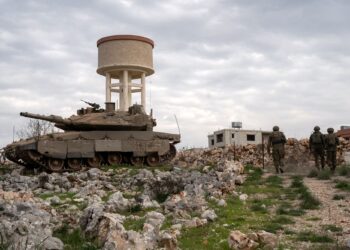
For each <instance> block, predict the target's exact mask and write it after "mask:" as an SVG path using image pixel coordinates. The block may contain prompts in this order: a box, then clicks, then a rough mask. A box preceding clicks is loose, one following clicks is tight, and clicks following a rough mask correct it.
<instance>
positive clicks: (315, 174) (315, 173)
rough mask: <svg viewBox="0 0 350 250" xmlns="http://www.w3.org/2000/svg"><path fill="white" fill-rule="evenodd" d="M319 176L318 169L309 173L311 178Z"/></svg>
mask: <svg viewBox="0 0 350 250" xmlns="http://www.w3.org/2000/svg"><path fill="white" fill-rule="evenodd" d="M317 176H318V171H317V170H316V169H312V170H311V171H310V172H309V174H308V175H307V177H309V178H315V177H317Z"/></svg>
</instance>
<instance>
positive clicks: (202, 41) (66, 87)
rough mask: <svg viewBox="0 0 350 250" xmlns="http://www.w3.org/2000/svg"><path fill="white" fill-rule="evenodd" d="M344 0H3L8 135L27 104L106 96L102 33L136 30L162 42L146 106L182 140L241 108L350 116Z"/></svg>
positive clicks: (303, 131) (311, 118)
mask: <svg viewBox="0 0 350 250" xmlns="http://www.w3.org/2000/svg"><path fill="white" fill-rule="evenodd" d="M349 10H350V3H349V2H348V1H346V0H320V1H316V0H311V1H301V0H300V1H299V0H298V1H290V0H282V1H281V0H263V1H246V0H238V1H231V0H220V1H199V0H192V1H183V0H171V1H148V0H147V1H144V0H143V1H141V0H137V1H131V0H120V1H114V0H113V1H112V0H101V1H67V0H65V1H9V0H2V1H0V58H1V60H0V91H1V92H0V93H1V94H0V126H1V130H0V146H4V145H6V144H7V143H8V142H11V141H12V128H13V126H16V127H17V128H19V127H21V126H23V124H24V123H25V121H26V120H25V119H24V118H20V117H18V113H19V112H20V111H30V112H37V113H44V114H51V113H55V114H58V115H63V116H68V115H70V114H72V113H74V112H75V110H76V109H77V108H79V107H80V106H81V103H80V101H79V100H80V99H89V100H92V101H96V102H99V103H103V102H104V79H103V77H101V76H99V75H97V74H96V64H97V48H96V41H97V40H98V39H99V38H101V37H103V36H106V35H112V34H138V35H144V36H147V37H150V38H152V39H153V40H154V41H155V43H156V46H155V49H154V63H155V70H156V73H155V75H153V76H151V77H149V78H148V93H147V96H148V97H151V99H149V100H148V104H149V105H148V108H150V107H152V108H153V109H154V115H155V116H156V118H157V120H158V127H157V130H158V131H169V132H177V126H176V123H175V120H174V116H173V115H174V114H176V116H177V118H178V120H179V123H180V127H181V132H182V137H183V143H182V145H183V146H206V140H207V139H206V136H207V134H208V133H210V132H212V131H213V130H216V129H218V128H224V127H228V126H229V125H230V122H231V121H233V120H239V121H243V125H244V127H246V128H252V129H260V128H261V129H271V127H272V126H273V125H274V124H279V125H280V127H282V128H283V130H284V131H285V132H286V134H287V135H288V136H290V137H307V136H308V135H309V133H310V132H311V130H312V128H313V126H314V125H315V124H319V125H320V126H321V127H322V128H323V130H325V129H326V127H328V126H334V127H335V128H338V127H339V126H340V125H343V124H349V123H350V121H349V118H348V117H347V114H348V107H349V106H350V99H349V98H348V92H349V91H348V89H349V80H348V79H350V73H349V71H348V69H349V66H350V56H349V55H350V46H349V44H350V34H349V31H348V27H347V26H348V23H349V22H350V17H349V15H348V13H349Z"/></svg>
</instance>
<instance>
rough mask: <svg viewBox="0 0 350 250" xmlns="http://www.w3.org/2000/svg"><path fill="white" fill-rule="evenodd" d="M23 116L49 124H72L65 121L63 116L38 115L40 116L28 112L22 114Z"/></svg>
mask: <svg viewBox="0 0 350 250" xmlns="http://www.w3.org/2000/svg"><path fill="white" fill-rule="evenodd" d="M20 115H21V116H24V117H28V118H33V119H37V120H44V121H48V122H53V123H63V124H70V122H69V121H67V120H65V119H63V118H62V117H61V116H57V115H38V114H32V113H28V112H21V113H20Z"/></svg>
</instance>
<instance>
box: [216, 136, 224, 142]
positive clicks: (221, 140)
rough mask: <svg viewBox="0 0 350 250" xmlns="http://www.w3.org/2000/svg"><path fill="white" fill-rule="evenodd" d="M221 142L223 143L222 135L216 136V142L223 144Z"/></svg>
mask: <svg viewBox="0 0 350 250" xmlns="http://www.w3.org/2000/svg"><path fill="white" fill-rule="evenodd" d="M223 141H224V134H218V135H216V142H223Z"/></svg>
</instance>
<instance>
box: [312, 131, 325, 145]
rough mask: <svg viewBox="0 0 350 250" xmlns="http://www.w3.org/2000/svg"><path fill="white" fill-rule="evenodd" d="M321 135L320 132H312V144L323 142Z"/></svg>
mask: <svg viewBox="0 0 350 250" xmlns="http://www.w3.org/2000/svg"><path fill="white" fill-rule="evenodd" d="M322 136H323V135H322V134H321V133H313V134H312V136H311V139H312V144H322V143H323V140H322Z"/></svg>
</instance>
